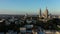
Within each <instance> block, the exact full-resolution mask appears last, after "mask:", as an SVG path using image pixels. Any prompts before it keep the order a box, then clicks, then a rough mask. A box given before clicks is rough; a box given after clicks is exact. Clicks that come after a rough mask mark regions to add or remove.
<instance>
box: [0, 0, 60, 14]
mask: <svg viewBox="0 0 60 34" xmlns="http://www.w3.org/2000/svg"><path fill="white" fill-rule="evenodd" d="M46 7H47V8H48V10H49V13H51V14H57V15H60V14H59V13H60V0H0V14H26V13H28V14H38V12H39V10H40V9H41V10H42V12H44V11H45V9H46Z"/></svg>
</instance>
